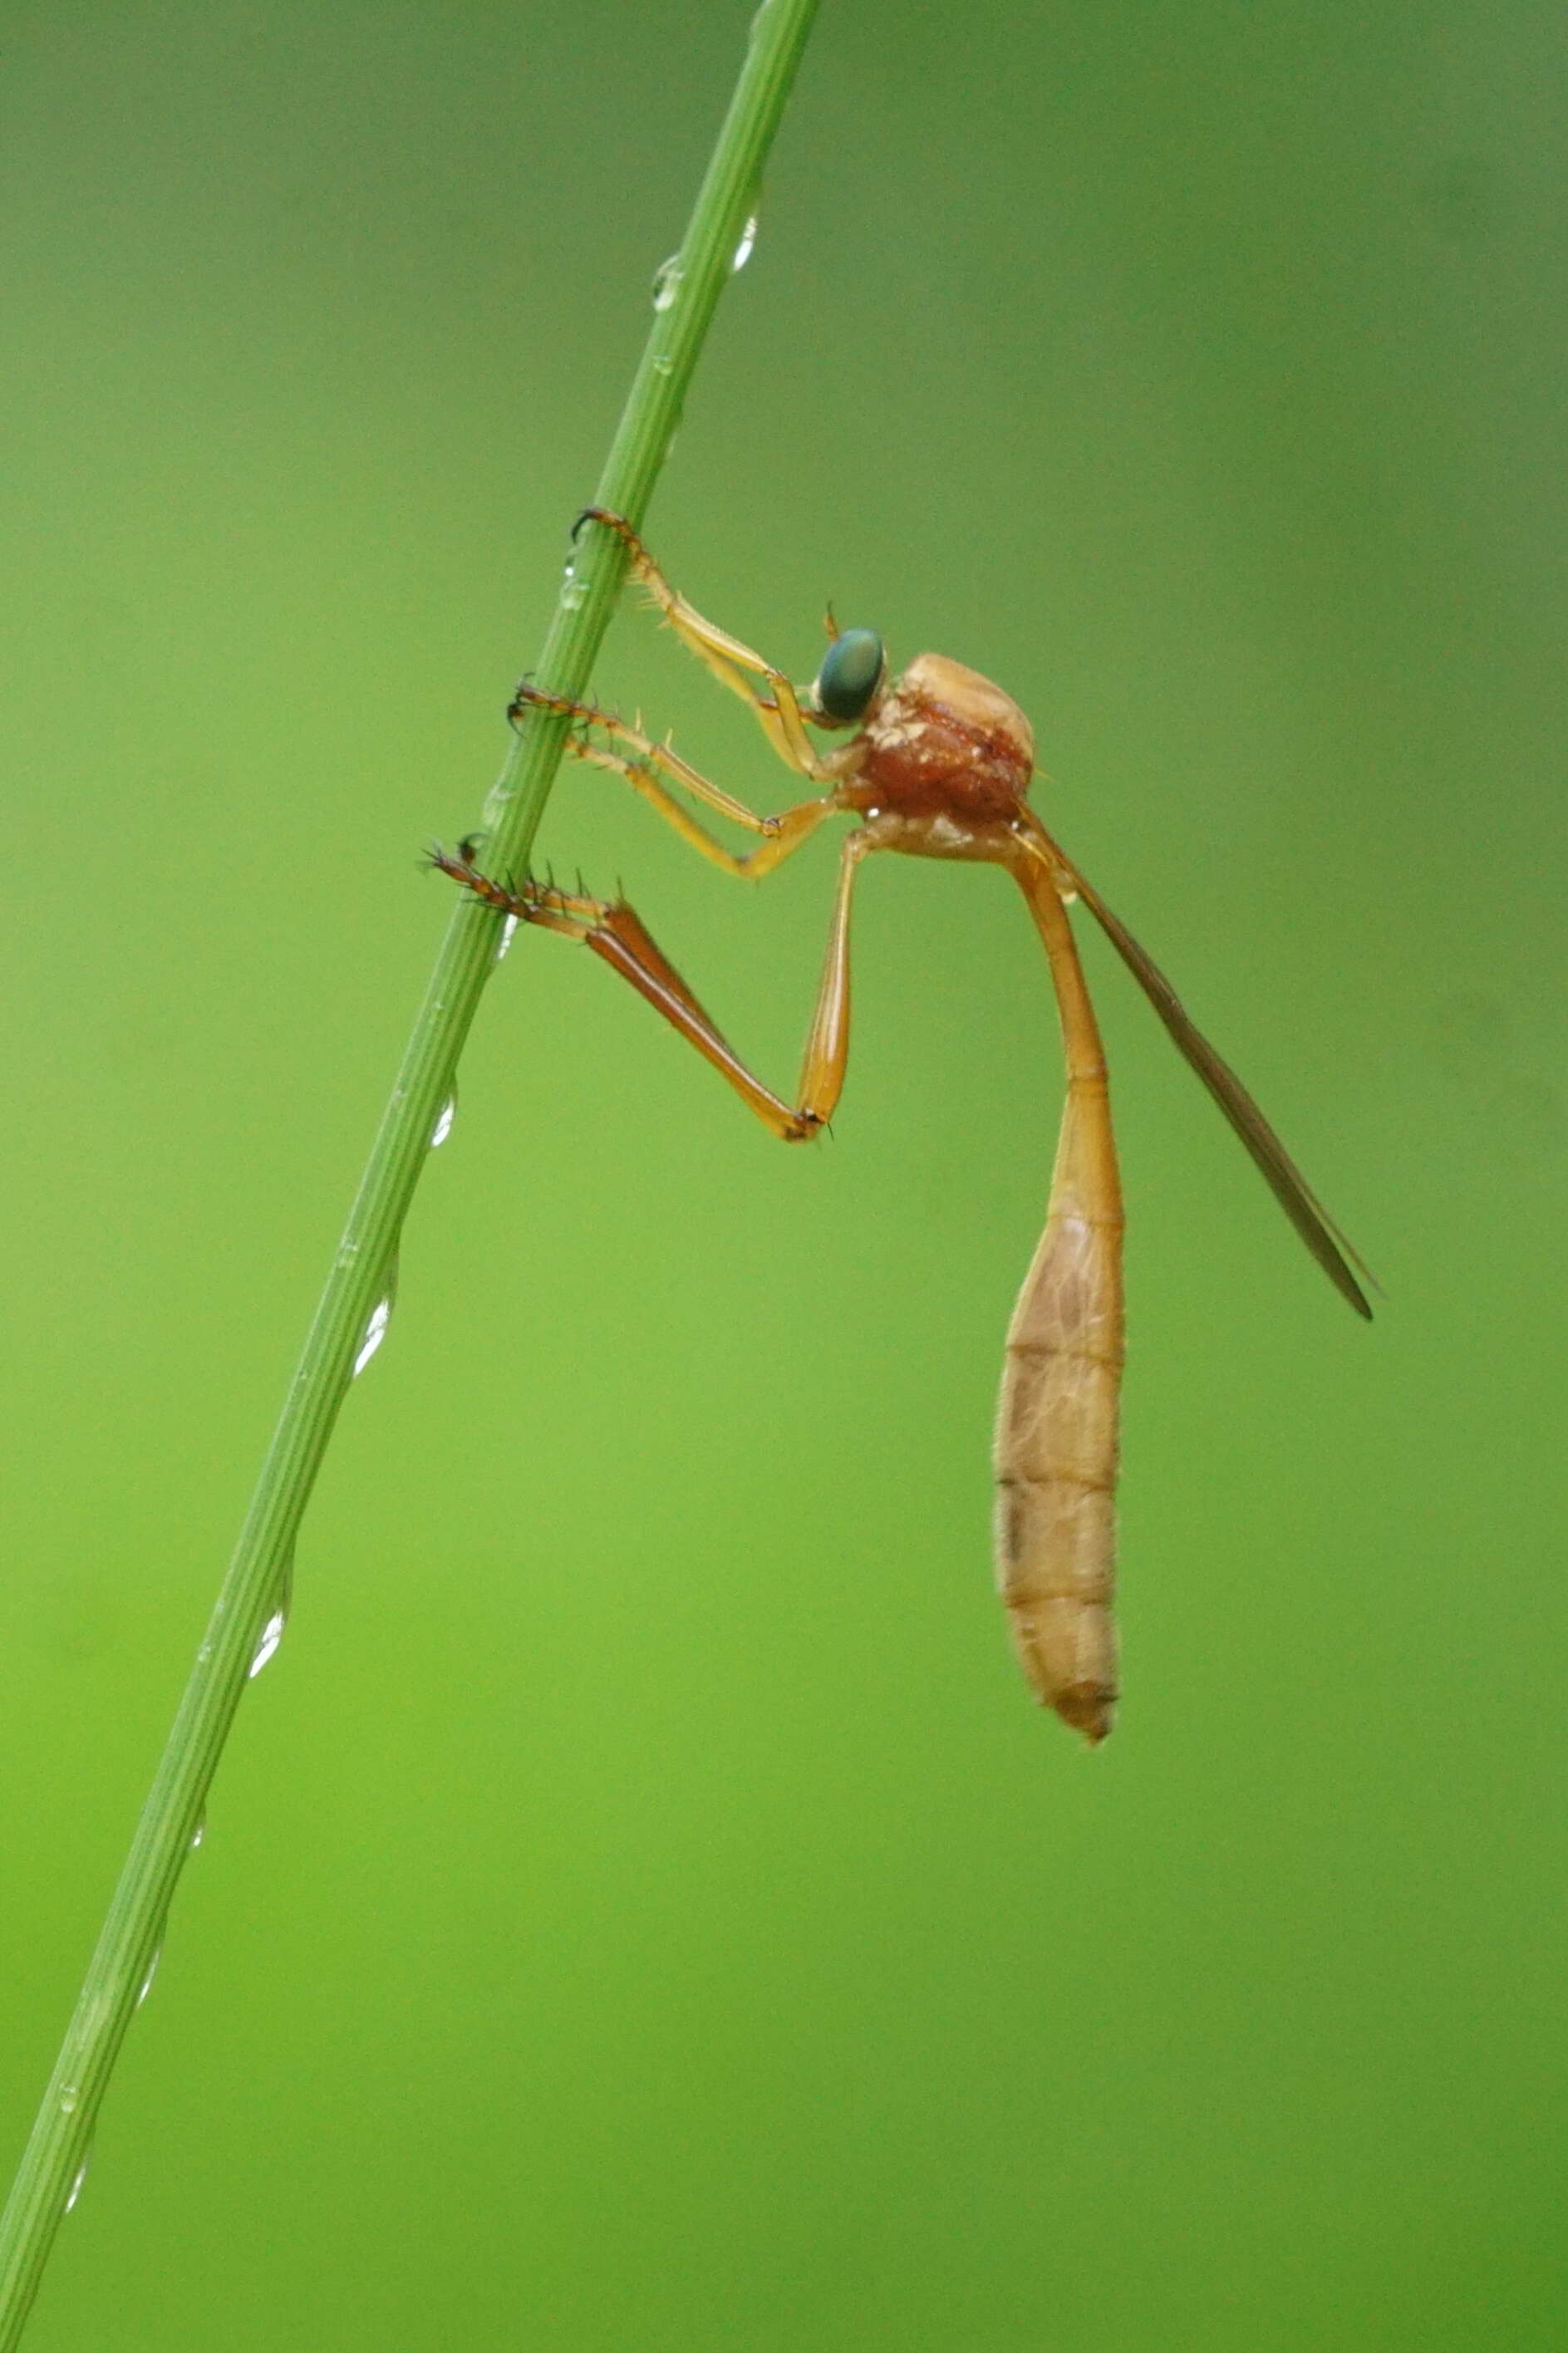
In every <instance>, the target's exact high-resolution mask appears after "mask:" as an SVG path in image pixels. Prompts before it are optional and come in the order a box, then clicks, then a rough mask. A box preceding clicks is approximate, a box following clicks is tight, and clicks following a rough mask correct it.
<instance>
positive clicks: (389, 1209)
mask: <svg viewBox="0 0 1568 2353" xmlns="http://www.w3.org/2000/svg"><path fill="white" fill-rule="evenodd" d="M815 13H816V0H763V5H762V6H761V7H760V8H759V9H758V12H757V15H756V17H755V19H754V21H753V24H752V28H751V36H750V42H749V46H748V48H747V55H746V59H745V62H744V64H743V66H742V69H741V73H740V78H739V80H738V82H737V83H736V90H735V95H734V97H733V99H732V100H731V102H730V107H729V111H728V113H727V114H726V118H725V121H724V125H723V128H722V129H721V131H720V132H719V135H718V139H717V142H716V143H715V148H714V152H713V155H712V158H711V160H710V162H709V164H708V168H707V172H706V174H705V178H704V180H703V185H702V187H701V189H700V191H699V192H698V195H697V199H696V203H695V205H694V208H693V212H692V216H691V222H690V225H689V227H688V228H687V231H686V236H685V241H684V243H683V245H682V247H681V250H680V254H679V256H678V258H677V259H676V260H675V261H674V262H673V264H672V265H671V266H669V267H668V268H667V269H666V270H665V271H664V272H663V273H662V276H661V281H660V286H661V299H660V301H659V303H658V304H657V306H656V307H655V310H654V313H653V324H652V333H651V334H650V337H649V341H648V346H647V349H646V350H645V351H644V353H643V355H642V360H641V364H640V366H639V368H638V371H637V375H636V377H635V379H634V381H633V383H632V386H631V391H630V396H629V397H628V399H627V403H626V407H625V410H624V412H623V414H622V417H621V419H620V427H619V428H618V430H617V432H616V436H615V439H614V442H613V445H612V447H611V448H610V452H609V459H607V461H606V464H605V467H604V470H603V472H602V474H601V475H600V477H599V485H598V489H597V491H596V492H595V503H596V504H598V505H599V506H605V507H609V508H613V509H614V510H616V511H617V512H620V513H621V514H624V515H626V516H628V517H629V518H630V521H631V522H633V523H634V524H639V523H641V519H642V515H643V511H644V509H645V507H646V505H647V502H648V499H649V496H650V494H651V492H652V489H653V485H654V482H655V480H657V478H658V474H659V470H660V468H661V467H662V464H663V461H664V457H665V453H666V451H667V450H668V448H669V446H670V441H671V437H672V436H673V433H674V430H675V427H676V425H677V424H678V422H679V420H680V416H681V410H682V406H683V402H684V399H685V395H686V391H687V387H688V386H689V385H690V383H691V380H692V375H693V372H694V368H695V366H696V363H697V359H698V356H699V354H700V353H701V350H702V346H703V342H704V339H705V336H706V333H707V331H708V327H709V324H710V322H711V321H712V318H713V315H714V311H715V306H716V304H717V302H718V299H719V296H720V294H721V293H722V291H723V290H724V286H725V282H726V279H727V278H728V276H729V274H730V270H731V266H732V262H733V259H734V256H735V254H736V248H737V246H738V245H739V243H740V240H741V237H742V231H743V229H744V227H745V225H746V222H747V216H748V215H749V214H750V212H751V210H752V208H753V205H754V201H755V195H756V190H757V186H758V180H759V177H760V174H761V171H762V166H763V163H764V161H765V159H766V157H767V154H768V148H769V146H770V145H771V143H772V140H773V136H774V133H775V132H776V131H777V129H778V126H779V118H780V116H781V114H782V112H783V109H784V103H785V100H786V98H787V97H788V94H789V86H790V83H791V81H792V79H793V78H794V74H795V69H796V67H797V65H798V64H799V62H800V54H801V51H802V50H803V48H804V47H805V43H806V38H807V36H808V34H809V33H810V26H811V20H812V17H813V16H814V15H815ZM624 565H625V550H624V548H623V546H622V544H621V543H620V540H619V539H618V538H617V537H616V536H615V535H614V534H613V533H609V532H604V531H595V532H590V533H587V534H585V539H584V543H583V546H582V548H581V550H580V552H579V554H578V556H577V564H576V567H575V570H574V571H573V573H572V574H571V575H568V577H567V580H566V581H565V582H564V583H563V586H562V590H561V594H560V596H559V598H558V601H557V604H556V613H555V617H554V619H553V620H552V622H551V624H550V628H549V630H548V633H547V635H546V639H545V644H544V648H543V650H542V652H541V653H540V655H539V658H538V660H537V663H536V665H535V672H534V675H535V677H536V678H537V679H538V680H539V681H540V682H541V684H544V685H546V686H547V687H548V688H549V689H550V691H552V692H554V693H556V694H559V695H561V696H564V697H567V698H569V699H573V700H580V699H581V697H582V696H583V694H584V693H585V691H586V690H587V687H588V679H589V674H590V672H591V670H592V667H593V662H594V659H595V657H596V655H597V654H598V651H599V645H600V642H601V640H602V638H603V637H604V633H605V630H606V628H607V627H608V626H609V617H610V612H611V608H612V607H613V605H614V601H615V596H616V591H617V589H618V588H619V587H620V580H621V575H622V572H623V569H624ZM565 732H566V728H565V722H564V721H563V720H562V719H560V718H558V717H554V716H551V715H548V714H545V713H541V712H538V711H534V712H530V714H529V715H528V717H527V719H526V720H525V722H524V724H523V726H522V728H521V730H520V732H519V734H518V736H517V738H516V740H515V741H514V744H513V746H512V749H511V752H510V754H509V755H508V758H507V762H506V765H505V766H504V768H503V772H502V775H501V776H500V778H499V780H498V782H497V783H496V785H495V786H494V788H493V791H492V793H491V795H490V798H489V801H488V802H487V804H486V808H485V823H486V825H487V827H488V828H489V829H490V839H489V840H488V841H487V843H486V849H485V862H486V864H487V866H488V867H490V868H491V869H492V871H495V872H497V873H516V874H522V873H524V872H525V871H527V865H528V856H529V851H530V849H531V846H532V844H533V839H534V836H535V831H536V829H537V827H538V823H539V819H540V817H541V815H542V814H543V811H544V807H545V802H546V797H547V795H548V793H549V789H550V786H551V784H552V782H553V780H554V777H555V773H556V767H557V765H559V762H560V758H561V753H562V749H563V745H564V740H565ZM501 920H502V919H501V918H500V917H499V916H498V915H496V914H495V913H493V911H492V910H490V909H489V908H486V907H484V906H482V905H481V904H480V903H479V902H477V901H476V900H473V899H471V898H463V899H460V900H455V901H454V902H453V908H452V913H451V919H450V923H449V924H448V927H447V932H446V936H445V938H444V940H443V941H442V944H441V947H440V955H438V957H437V960H436V966H435V971H434V973H433V975H432V976H431V980H430V984H429V989H428V991H427V993H426V996H425V1000H424V1003H423V1005H422V1006H421V1008H420V1010H419V1014H418V1019H417V1021H416V1022H415V1025H414V1030H413V1035H412V1037H411V1038H410V1039H409V1042H408V1050H407V1052H406V1053H405V1055H404V1058H403V1063H402V1067H401V1069H400V1070H399V1071H398V1072H397V1082H396V1084H395V1085H394V1087H393V1089H392V1094H391V1099H390V1101H389V1102H388V1103H387V1110H386V1113H385V1114H384V1116H383V1118H382V1121H381V1125H380V1129H379V1132H378V1133H377V1134H376V1141H375V1144H374V1145H373V1147H372V1150H371V1155H370V1159H369V1164H368V1166H366V1171H365V1175H364V1177H363V1179H362V1180H361V1183H360V1187H359V1191H358V1194H357V1196H356V1197H355V1202H354V1206H353V1208H351V1210H350V1212H349V1217H348V1223H347V1226H346V1227H345V1229H344V1237H343V1240H342V1242H341V1243H340V1244H339V1246H338V1250H337V1252H336V1255H335V1257H334V1261H333V1264H332V1270H331V1271H330V1273H329V1275H328V1277H327V1281H326V1286H325V1288H324V1290H323V1293H322V1296H321V1302H320V1304H319V1305H318V1307H317V1309H316V1313H315V1316H314V1319H313V1323H312V1324H311V1328H310V1331H309V1334H308V1335H307V1337H306V1340H305V1345H304V1350H303V1353H302V1356H301V1358H300V1363H299V1368H298V1370H297V1371H296V1372H295V1374H294V1377H293V1378H292V1380H291V1383H290V1385H289V1391H288V1395H287V1398H286V1399H285V1401H284V1405H283V1410H282V1413H281V1417H280V1419H279V1422H278V1426H277V1430H276V1431H275V1433H274V1435H273V1439H272V1443H271V1446H270V1449H269V1451H268V1454H267V1459H266V1461H265V1462H264V1463H263V1465H262V1469H261V1475H260V1479H259V1481H258V1482H257V1486H256V1493H255V1495H254V1497H253V1499H252V1502H251V1505H250V1509H249V1514H248V1515H247V1518H246V1521H245V1525H244V1527H243V1529H242V1530H241V1533H240V1536H239V1541H238V1546H237V1547H236V1549H235V1553H234V1557H233V1560H232V1561H231V1563H230V1566H229V1569H228V1575H227V1577H225V1579H224V1583H223V1588H222V1591H221V1592H220V1593H219V1595H218V1598H217V1605H216V1607H215V1609H214V1610H213V1613H212V1618H211V1620H210V1622H209V1624H208V1626H207V1632H206V1635H205V1637H204V1638H203V1641H202V1643H201V1646H200V1648H199V1650H198V1651H197V1653H196V1663H195V1666H194V1668H193V1669H192V1672H191V1676H190V1681H189V1683H187V1684H186V1686H185V1695H184V1697H183V1699H182V1700H181V1702H180V1705H179V1710H178V1713H177V1715H176V1716H175V1723H174V1727H173V1730H172V1731H171V1733H170V1735H169V1739H168V1743H167V1746H165V1748H164V1755H163V1758H162V1761H161V1763H160V1764H159V1767H158V1770H157V1775H156V1778H155V1779H154V1783H153V1788H152V1790H151V1793H150V1795H149V1796H148V1799H147V1801H146V1804H145V1805H144V1807H143V1810H142V1815H141V1819H140V1820H139V1822H138V1823H137V1826H136V1831H135V1836H134V1838H133V1840H132V1845H131V1851H130V1853H129V1855H128V1857H127V1859H126V1862H125V1865H124V1868H123V1870H122V1873H121V1877H120V1883H119V1885H118V1886H117V1887H116V1889H115V1891H114V1895H113V1898H112V1901H111V1905H110V1907H109V1914H108V1917H107V1919H106V1920H105V1922H104V1925H103V1929H102V1932H101V1936H100V1937H99V1941H98V1946H97V1949H96V1950H95V1951H94V1953H93V1956H92V1959H91V1963H90V1967H89V1968H88V1973H87V1978H86V1981H85V1983H84V1984H83V1987H82V1989H81V1994H80V1997H79V2000H78V2003H77V2007H76V2011H75V2014H74V2016H73V2017H72V2019H71V2021H70V2025H69V2030H68V2031H67V2034H66V2038H65V2042H64V2044H63V2046H62V2048H61V2051H60V2055H59V2060H58V2064H57V2066H56V2068H55V2072H54V2074H53V2076H52V2077H51V2079H50V2082H49V2085H48V2091H47V2092H46V2094H45V2095H44V2100H43V2105H42V2106H41V2107H40V2109H39V2111H38V2116H37V2122H36V2124H35V2125H34V2127H33V2132H32V2136H31V2137H30V2139H29V2140H28V2143H27V2146H26V2150H25V2152H24V2154H23V2157H22V2161H21V2165H20V2167H19V2168H18V2171H17V2174H16V2182H15V2184H14V2186H13V2189H12V2192H11V2196H10V2199H9V2200H8V2202H7V2204H6V2207H5V2214H4V2216H3V2217H0V2353H10V2348H13V2347H14V2346H15V2345H16V2343H17V2341H18V2339H19V2338H20V2337H21V2334H22V2330H23V2328H24V2327H25V2325H26V2317H27V2314H28V2312H29V2310H30V2309H31V2306H32V2304H33V2299H34V2297H35V2296H36V2295H37V2288H38V2284H39V2281H40V2279H41V2277H42V2274H43V2270H44V2266H45V2264H46V2263H47V2262H48V2255H49V2250H50V2248H51V2246H52V2244H53V2242H54V2237H55V2232H56V2231H57V2230H58V2227H59V2223H60V2220H61V2217H62V2216H63V2214H64V2213H65V2212H66V2211H67V2210H68V2206H69V2203H70V2201H71V2199H72V2193H73V2189H74V2188H75V2186H76V2184H77V2183H78V2182H79V2178H80V2174H81V2169H82V2168H83V2166H84V2164H85V2162H86V2158H87V2151H88V2147H89V2145H90V2139H91V2136H92V2130H93V2126H94V2124H95V2122H96V2120H97V2116H98V2111H99V2106H100V2104H101V2101H102V2098H103V2094H104V2092H105V2090H106V2088H107V2086H108V2084H109V2079H110V2076H111V2073H112V2072H113V2067H114V2062H115V2058H116V2056H117V2054H118V2052H119V2050H120V2046H121V2043H122V2041H123V2040H124V2036H125V2031H126V2028H127V2027H128V2026H129V2024H130V2022H131V2020H132V2016H133V2015H134V2013H135V2010H136V2006H137V2002H138V2000H139V1999H140V1996H141V1994H142V1992H143V1990H144V1988H145V1985H146V1981H147V1978H148V1973H149V1971H150V1970H151V1968H152V1967H153V1964H154V1960H155V1958H156V1956H157V1951H158V1947H159V1945H160V1943H161V1941H162V1937H163V1933H164V1920H165V1918H166V1916H167V1914H168V1909H169V1905H170V1903H171V1901H172V1899H173V1896H174V1893H175V1886H176V1884H177V1883H178V1880H179V1876H180V1873H181V1870H182V1869H183V1867H184V1865H185V1858H186V1856H187V1854H188V1853H189V1852H190V1849H191V1845H192V1842H193V1841H195V1840H196V1838H197V1837H198V1836H199V1832H200V1827H201V1823H202V1820H203V1817H204V1812H205V1809H206V1805H207V1792H208V1790H209V1789H210V1788H211V1786H212V1780H213V1776H214V1774H215V1772H216V1771H217V1762H218V1758H219V1757H220V1756H221V1755H222V1752H223V1745H224V1742H225V1740H226V1739H227V1738H228V1731H229V1727H230V1725H232V1723H233V1721H234V1716H235V1712H236V1710H237V1709H238V1704H239V1699H240V1694H242V1692H243V1691H244V1689H245V1684H246V1681H247V1678H248V1676H249V1673H250V1672H252V1668H253V1664H254V1663H255V1662H257V1660H258V1656H259V1652H260V1649H261V1647H262V1646H263V1644H264V1641H265V1640H266V1639H269V1638H270V1636H271V1630H270V1620H273V1619H275V1618H276V1617H277V1616H278V1615H279V1613H280V1612H281V1611H282V1610H284V1609H286V1608H287V1600H288V1589H289V1584H290V1578H291V1562H292V1557H293V1548H294V1539H295V1535H296V1534H297V1532H298V1529H299V1526H300V1522H301V1520H302V1516H303V1514H304V1510H305V1506H306V1504H307V1503H308V1502H309V1500H310V1495H311V1491H312V1489H313V1486H314V1484H315V1479H316V1473H317V1472H318V1471H319V1470H320V1468H321V1463H322V1459H323V1455H324V1453H325V1451H326V1448H327V1444H328V1441H329V1440H330V1439H331V1436H332V1432H333V1428H334V1424H335V1422H336V1420H337V1416H338V1409H339V1408H340V1407H341V1405H342V1403H343V1400H344V1396H345V1394H346V1392H347V1389H348V1386H349V1383H350V1381H351V1380H352V1378H353V1376H354V1369H355V1359H356V1357H357V1356H359V1354H360V1352H361V1349H362V1347H363V1346H364V1345H365V1343H366V1337H367V1335H368V1334H369V1333H370V1331H371V1329H372V1326H373V1320H374V1319H375V1317H376V1314H377V1311H378V1309H379V1308H380V1306H381V1303H383V1302H384V1301H385V1300H386V1299H387V1296H388V1294H389V1292H390V1289H391V1284H392V1280H393V1275H394V1271H395V1268H396V1261H397V1241H398V1236H399V1234H400V1233H401V1230H402V1226H403V1220H404V1218H405V1216H406V1215H407V1212H408V1205H409V1202H410V1201H411V1199H412V1198H413V1194H414V1188H415V1187H416V1185H417V1184H418V1180H419V1175H420V1172H421V1170H422V1169H423V1167H424V1166H425V1162H426V1159H427V1157H428V1155H429V1146H430V1139H431V1135H432V1134H433V1132H434V1130H435V1128H436V1125H437V1123H438V1121H439V1120H440V1117H441V1113H442V1108H443V1106H444V1105H445V1104H446V1103H447V1102H448V1101H449V1099H450V1095H451V1092H452V1087H453V1083H454V1080H455V1075H456V1071H457V1064H458V1058H459V1056H460V1054H461V1050H462V1047H463V1042H464V1040H465V1039H466V1038H467V1035H468V1030H469V1026H470V1024H471V1021H472V1019H473V1017H474V1012H475V1010H476V1008H477V1007H478V1004H479V998H480V994H481V991H482V988H483V987H484V984H485V982H486V980H487V979H488V978H489V976H490V975H491V973H492V971H493V969H494V965H495V961H496V952H497V948H498V945H499V940H498V927H499V924H500V922H501Z"/></svg>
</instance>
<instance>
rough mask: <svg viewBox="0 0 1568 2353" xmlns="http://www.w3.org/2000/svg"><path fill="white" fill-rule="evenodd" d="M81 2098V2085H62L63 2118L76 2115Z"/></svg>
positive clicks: (61, 2112)
mask: <svg viewBox="0 0 1568 2353" xmlns="http://www.w3.org/2000/svg"><path fill="white" fill-rule="evenodd" d="M80 2097H81V2091H80V2087H79V2085H78V2084H61V2085H60V2114H61V2116H75V2114H76V2104H77V2102H78V2101H79V2099H80Z"/></svg>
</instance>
